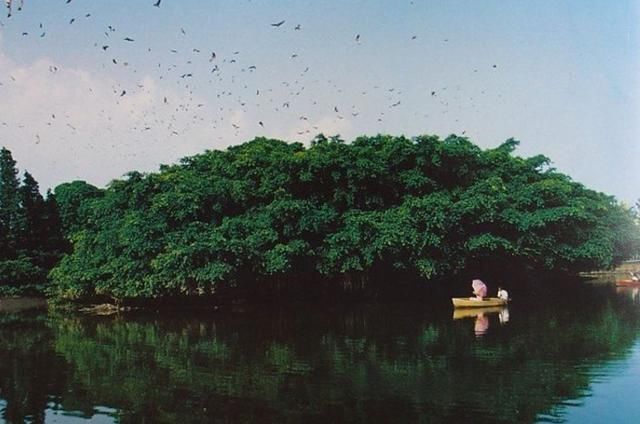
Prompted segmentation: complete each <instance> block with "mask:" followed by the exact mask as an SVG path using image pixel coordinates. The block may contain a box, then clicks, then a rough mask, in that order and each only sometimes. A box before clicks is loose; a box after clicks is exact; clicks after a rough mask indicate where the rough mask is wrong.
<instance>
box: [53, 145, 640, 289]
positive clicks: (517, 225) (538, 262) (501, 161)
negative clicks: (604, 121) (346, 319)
mask: <svg viewBox="0 0 640 424" xmlns="http://www.w3.org/2000/svg"><path fill="white" fill-rule="evenodd" d="M517 145H518V142H517V141H516V140H513V139H510V140H507V141H506V142H505V143H503V144H502V145H500V146H498V147H497V148H495V149H488V150H482V149H480V148H479V147H478V146H476V145H474V144H473V143H471V142H470V141H469V140H468V139H466V138H464V137H457V136H453V135H452V136H449V137H447V138H446V139H444V140H440V139H439V138H438V137H434V136H420V137H416V138H413V139H409V138H405V137H392V136H385V135H378V136H375V137H360V138H358V139H356V140H355V141H353V143H350V144H347V143H345V142H344V141H343V140H341V139H339V138H337V137H333V138H327V137H324V136H322V135H320V136H318V137H316V138H315V139H314V140H313V142H312V143H311V145H310V146H309V147H308V148H305V147H304V146H303V145H301V144H299V143H293V144H287V143H285V142H282V141H278V140H273V139H266V138H256V139H255V140H252V141H250V142H247V143H245V144H242V145H239V146H234V147H230V148H228V149H227V150H225V151H207V152H205V153H203V154H200V155H196V156H193V157H189V158H185V159H183V160H182V161H181V162H180V163H179V164H177V165H172V166H162V167H161V169H160V171H159V172H158V173H151V174H141V173H138V172H132V173H130V174H128V175H127V177H126V178H124V179H122V180H116V181H113V182H112V183H111V184H110V186H109V187H108V188H107V189H106V190H104V191H102V190H98V189H96V188H95V187H92V186H90V185H88V184H86V183H84V182H78V181H76V182H73V183H69V184H64V185H61V186H59V187H57V188H56V198H57V200H58V202H60V204H61V206H60V210H61V218H62V222H63V225H64V228H65V231H66V234H67V235H68V237H69V238H70V239H71V241H72V242H73V252H72V253H71V254H69V255H67V256H66V257H65V258H64V259H63V260H62V261H61V262H60V264H59V265H58V266H57V267H56V268H55V269H54V270H53V272H52V273H51V277H52V278H53V280H54V281H55V285H54V286H53V287H52V294H53V295H54V296H59V297H64V298H70V299H73V298H78V297H82V296H86V295H94V294H98V295H106V296H112V297H114V298H117V299H121V298H136V297H142V298H149V297H158V296H168V295H177V294H180V295H197V294H208V293H213V292H215V291H216V290H218V289H219V288H221V287H227V286H238V285H245V286H246V287H252V288H255V289H257V288H259V287H260V285H261V284H262V283H263V282H265V281H282V280H283V279H288V280H300V283H299V284H304V281H305V280H306V281H308V280H309V278H300V277H301V276H304V277H312V278H313V277H318V278H324V279H325V280H328V281H351V280H352V279H353V278H360V279H365V280H366V279H367V278H368V276H371V275H374V274H375V275H385V273H387V272H394V270H400V271H401V272H406V273H408V274H410V275H418V276H422V277H423V278H439V277H444V276H447V275H449V274H451V273H452V272H458V271H461V270H463V269H464V268H465V267H475V266H479V264H492V265H494V266H496V267H502V266H504V267H515V268H518V267H519V268H522V267H525V268H538V269H549V270H562V271H566V272H576V271H579V270H589V269H601V268H605V267H609V266H612V265H613V264H615V263H617V262H619V261H620V260H622V259H624V258H626V257H629V256H630V255H632V254H634V253H637V252H638V251H639V250H640V236H639V231H638V224H637V221H636V220H637V216H636V214H635V212H634V211H633V210H628V209H624V208H622V207H621V206H620V205H619V204H618V203H617V202H616V201H615V199H613V198H611V197H609V196H606V195H604V194H601V193H597V192H594V191H592V190H589V189H587V188H585V187H583V186H582V185H580V184H578V183H575V182H573V181H571V179H570V178H569V177H567V176H566V175H563V174H560V173H557V172H555V170H553V169H552V168H550V166H549V159H547V158H546V157H544V156H534V157H532V158H520V157H517V156H514V155H513V153H514V150H515V148H516V146H517Z"/></svg>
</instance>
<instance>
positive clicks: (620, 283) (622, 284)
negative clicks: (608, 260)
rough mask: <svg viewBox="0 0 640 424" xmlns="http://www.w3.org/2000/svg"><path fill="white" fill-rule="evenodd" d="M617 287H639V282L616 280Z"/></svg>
mask: <svg viewBox="0 0 640 424" xmlns="http://www.w3.org/2000/svg"><path fill="white" fill-rule="evenodd" d="M616 286H618V287H640V281H635V280H618V281H616Z"/></svg>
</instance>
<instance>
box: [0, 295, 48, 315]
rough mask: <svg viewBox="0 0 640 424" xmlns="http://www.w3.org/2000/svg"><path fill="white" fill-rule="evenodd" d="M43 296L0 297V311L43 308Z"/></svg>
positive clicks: (44, 306)
mask: <svg viewBox="0 0 640 424" xmlns="http://www.w3.org/2000/svg"><path fill="white" fill-rule="evenodd" d="M46 307H47V299H45V298H44V297H0V313H13V312H20V311H25V310H28V309H45V308H46Z"/></svg>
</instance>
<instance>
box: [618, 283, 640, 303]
mask: <svg viewBox="0 0 640 424" xmlns="http://www.w3.org/2000/svg"><path fill="white" fill-rule="evenodd" d="M616 293H618V294H623V295H625V296H629V297H630V298H631V299H632V300H633V301H634V302H638V303H640V287H616Z"/></svg>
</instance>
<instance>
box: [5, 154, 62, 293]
mask: <svg viewBox="0 0 640 424" xmlns="http://www.w3.org/2000/svg"><path fill="white" fill-rule="evenodd" d="M66 247H67V245H66V243H65V241H64V239H63V237H62V233H61V229H60V222H59V218H58V212H57V204H56V201H55V198H54V196H53V195H52V194H51V193H47V198H46V199H45V198H43V197H42V195H41V194H40V189H39V187H38V182H37V181H36V180H35V179H34V178H33V176H32V175H31V174H30V173H28V172H25V173H24V178H23V181H22V184H20V182H19V180H18V170H17V168H16V162H15V161H14V160H13V158H12V156H11V152H10V151H9V150H7V149H5V148H2V149H1V150H0V293H5V294H20V293H29V292H30V293H33V292H34V291H35V292H37V291H40V288H41V286H42V285H43V284H44V283H45V281H46V275H47V273H48V271H49V270H50V269H51V268H52V267H53V266H54V265H55V264H56V263H57V262H58V260H59V259H60V256H61V254H62V252H63V251H64V250H65V249H66Z"/></svg>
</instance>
